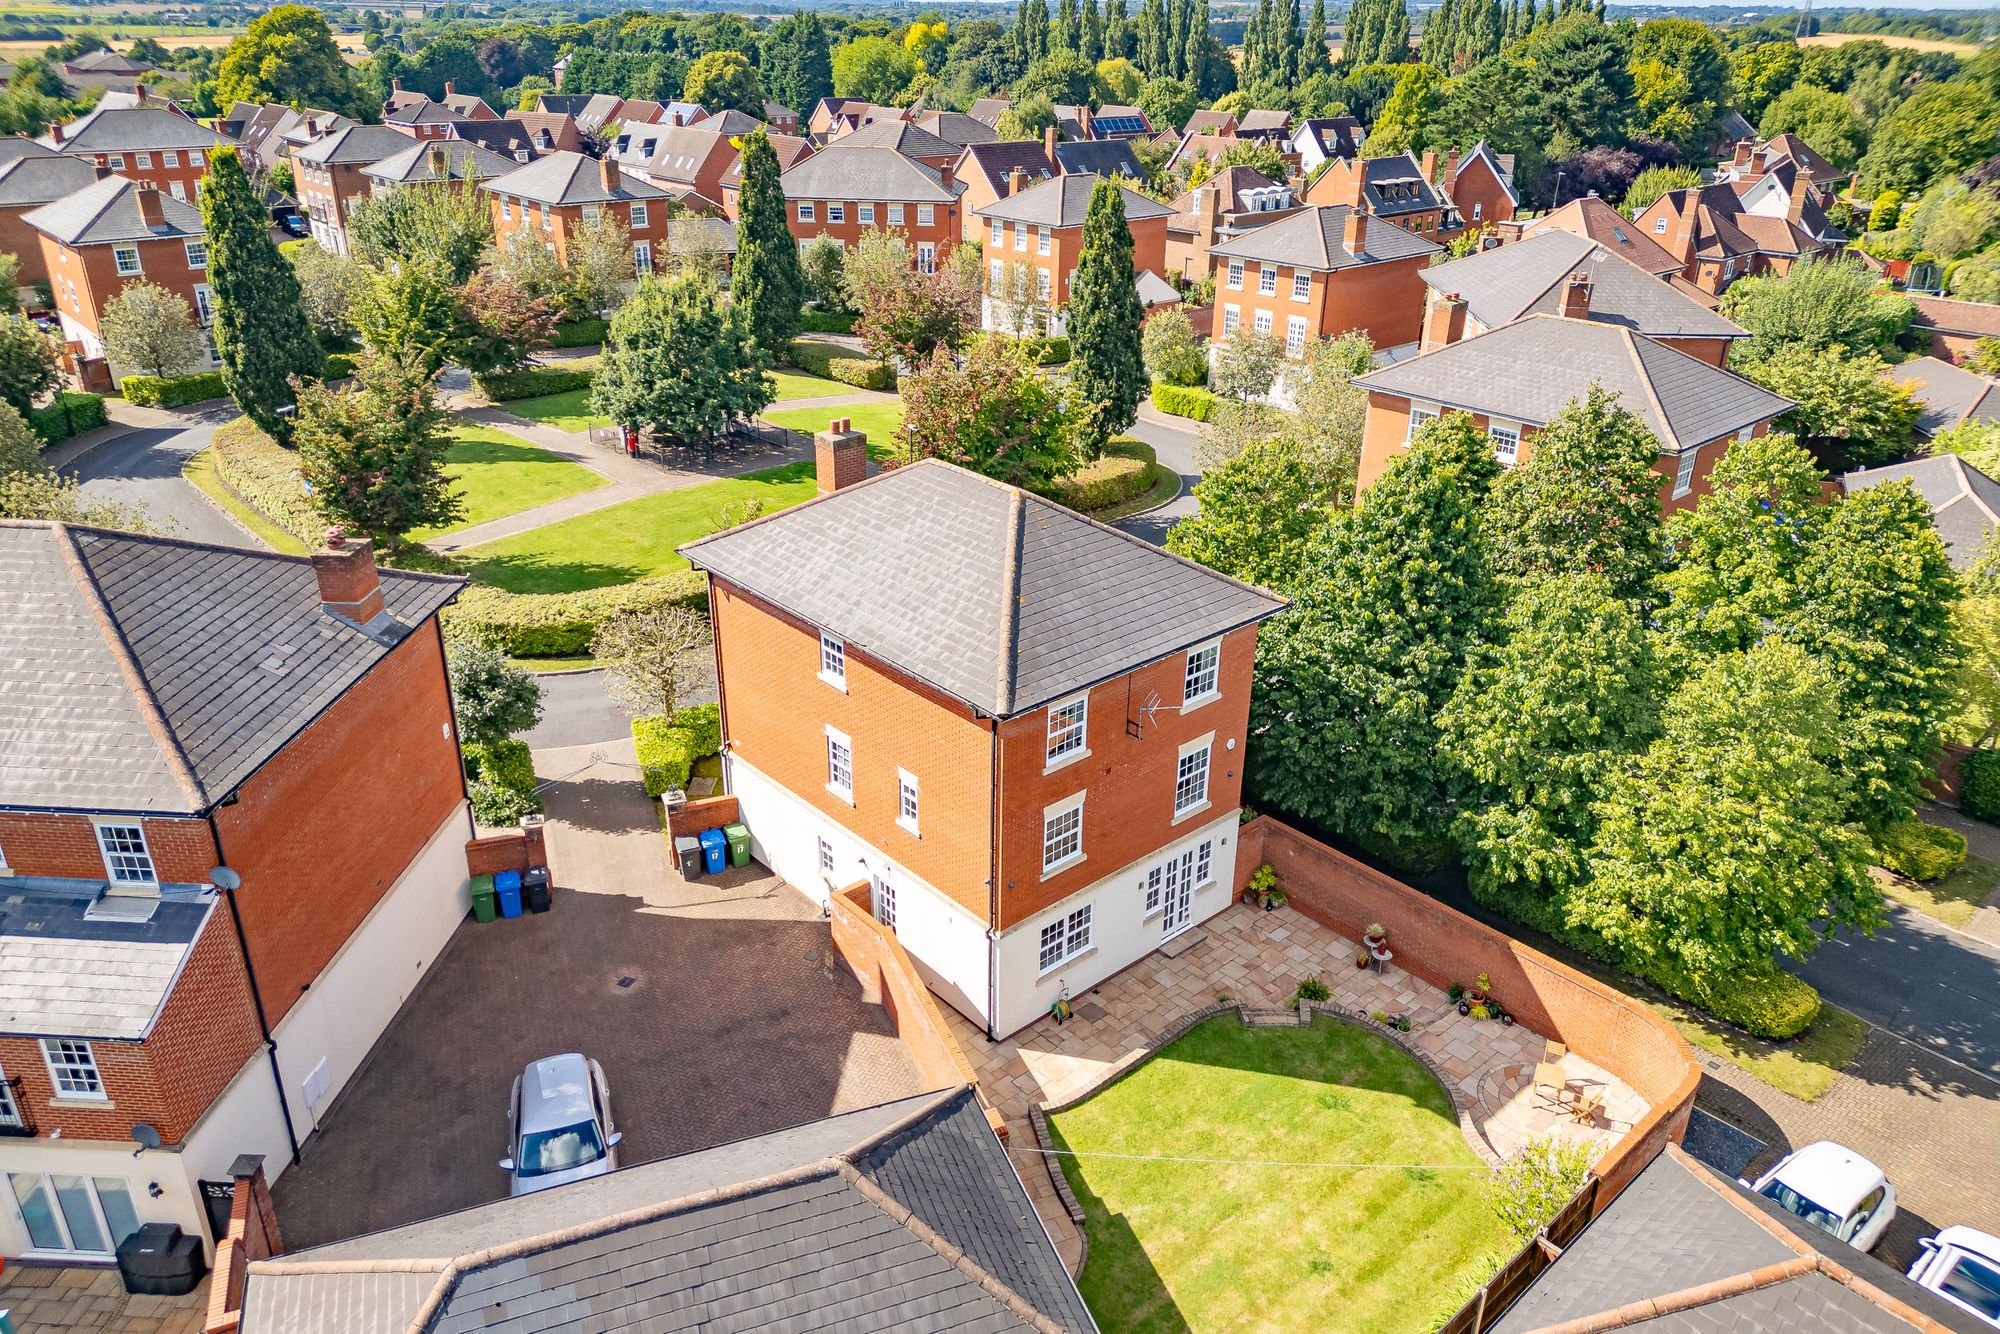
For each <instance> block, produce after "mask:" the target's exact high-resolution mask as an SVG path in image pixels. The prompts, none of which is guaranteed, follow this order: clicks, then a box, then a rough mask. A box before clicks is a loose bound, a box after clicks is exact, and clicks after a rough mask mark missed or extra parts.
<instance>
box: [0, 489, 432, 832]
mask: <svg viewBox="0 0 2000 1334" xmlns="http://www.w3.org/2000/svg"><path fill="white" fill-rule="evenodd" d="M0 570H4V574H0V807H19V808H26V809H51V810H87V811H118V812H145V813H159V814H165V813H178V814H199V813H201V812H204V811H206V810H208V809H209V808H210V807H211V806H212V805H213V804H214V803H215V802H217V801H219V800H221V799H222V798H224V797H226V796H228V795H229V793H230V791H231V790H232V789H233V788H235V786H236V785H237V784H238V783H240V782H242V781H243V780H244V779H245V778H247V777H249V776H250V775H251V774H252V773H254V772H255V771H256V770H257V768H258V767H259V766H261V765H262V764H263V763H264V762H265V761H266V760H268V759H270V758H271V757H272V756H273V755H275V754H277V753H278V751H280V750H281V749H283V748H284V746H285V745H286V744H287V743H288V742H289V741H290V740H291V738H292V737H293V736H294V735H295V734H296V733H297V732H299V731H300V730H301V729H302V728H304V727H305V726H306V724H308V723H310V722H311V721H312V720H313V719H315V718H317V717H318V716H319V715H320V714H321V713H322V712H324V711H325V710H326V709H327V708H328V707H330V706H331V705H332V704H333V703H334V702H335V701H336V700H337V699H339V698H340V696H341V695H342V694H343V693H345V692H346V690H347V689H348V688H349V687H351V686H352V685H353V684H354V683H355V682H356V681H358V680H359V679H360V678H361V677H362V675H363V674H364V673H366V672H367V671H368V670H369V669H370V668H372V667H373V666H374V665H375V664H376V663H378V662H380V661H381V660H382V659H383V658H384V657H385V656H387V654H388V653H389V652H390V650H391V649H393V648H394V647H395V646H396V645H397V644H400V643H401V642H402V641H403V640H404V639H405V638H407V637H408V636H409V635H410V634H411V633H413V632H414V631H415V629H416V628H417V627H419V626H421V625H423V624H424V623H425V622H426V621H427V620H429V619H430V618H431V617H432V616H433V615H435V614H436V613H437V611H438V609H439V608H440V607H442V606H443V605H444V604H445V603H446V602H447V601H449V600H450V599H451V598H452V597H453V596H454V595H455V594H456V593H457V591H458V589H459V588H460V587H462V586H463V581H461V580H458V579H452V578H446V577H444V576H440V575H426V574H407V573H402V572H399V571H384V572H383V574H382V591H383V595H384V598H385V600H386V602H387V604H388V610H389V613H390V615H391V617H392V618H393V619H392V620H391V621H390V622H388V623H387V624H386V625H385V626H384V627H382V629H381V633H380V634H379V635H378V634H371V633H369V632H366V631H363V630H361V629H357V628H355V627H353V626H351V625H348V624H346V623H344V622H340V621H337V620H335V619H334V618H333V617H331V616H330V615H328V614H327V612H326V611H325V609H324V608H323V606H322V605H321V602H320V596H319V585H318V580H317V578H316V577H315V575H314V573H313V568H312V563H311V562H310V561H309V560H306V559H305V558H303V557H293V556H275V555H271V554H268V553H265V552H256V551H243V550H237V549H235V548H232V547H217V546H207V545H203V544H200V543H195V542H182V541H177V540H174V539H171V538H162V537H143V536H138V535H135V534H131V533H113V532H107V531H104V530H101V529H95V528H70V527H65V526H63V525H60V524H46V523H29V522H20V521H0Z"/></svg>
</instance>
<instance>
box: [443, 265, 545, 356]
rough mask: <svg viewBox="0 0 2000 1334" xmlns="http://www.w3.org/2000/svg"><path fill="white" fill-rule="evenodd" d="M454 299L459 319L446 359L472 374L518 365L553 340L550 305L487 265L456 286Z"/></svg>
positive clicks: (498, 270)
mask: <svg viewBox="0 0 2000 1334" xmlns="http://www.w3.org/2000/svg"><path fill="white" fill-rule="evenodd" d="M458 302H459V308H460V309H461V310H462V311H463V312H464V316H465V319H464V324H463V326H462V327H461V330H460V334H459V338H458V340H457V341H456V342H455V343H454V344H453V345H452V349H451V359H452V360H453V361H456V362H457V363H458V364H459V365H461V366H463V367H465V368H466V369H467V370H469V371H471V372H473V373H474V374H475V375H486V374H491V373H492V372H494V371H511V370H516V369H519V368H520V367H522V366H525V365H527V364H528V362H529V361H530V360H532V359H533V358H534V355H535V353H537V352H540V351H541V350H542V349H543V348H545V347H547V346H548V345H549V343H550V342H551V341H552V340H553V339H554V338H555V331H556V311H555V307H554V306H552V305H551V304H550V303H549V302H548V301H546V300H544V299H542V298H541V297H536V296H530V295H529V294H528V291H527V289H526V288H524V287H522V286H521V285H520V284H519V283H517V282H515V281H514V280H513V279H512V278H510V277H509V276H508V275H507V274H506V273H504V272H502V271H501V270H500V269H499V268H497V267H496V266H494V265H492V264H487V265H485V266H483V267H481V269H480V270H479V272H477V273H475V274H473V275H472V279H471V281H469V282H468V283H466V284H465V286H463V287H461V288H459V289H458Z"/></svg>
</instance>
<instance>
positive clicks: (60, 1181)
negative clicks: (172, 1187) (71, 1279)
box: [8, 1172, 139, 1260]
mask: <svg viewBox="0 0 2000 1334" xmlns="http://www.w3.org/2000/svg"><path fill="white" fill-rule="evenodd" d="M8 1182H9V1184H10V1185H11V1186H12V1187H13V1190H14V1204H15V1207H16V1208H17V1209H18V1210H19V1211H20V1215H21V1224H22V1226H23V1227H24V1228H25V1229H26V1231H27V1233H28V1244H29V1246H30V1248H32V1249H33V1251H34V1252H35V1254H37V1255H42V1254H49V1255H66V1256H81V1257H85V1258H88V1259H94V1260H102V1259H104V1258H105V1257H107V1256H109V1255H112V1254H113V1253H115V1252H116V1251H117V1249H118V1243H119V1242H121V1241H123V1240H125V1238H127V1237H129V1236H131V1235H132V1234H133V1233H134V1232H137V1231H138V1230H139V1214H138V1211H137V1210H136V1209H134V1208H133V1207H132V1187H131V1183H130V1182H127V1181H125V1180H123V1179H122V1178H119V1177H90V1176H80V1175H72V1174H66V1173H57V1172H13V1173H10V1174H9V1175H8Z"/></svg>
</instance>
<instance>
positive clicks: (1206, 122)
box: [1180, 111, 1236, 138]
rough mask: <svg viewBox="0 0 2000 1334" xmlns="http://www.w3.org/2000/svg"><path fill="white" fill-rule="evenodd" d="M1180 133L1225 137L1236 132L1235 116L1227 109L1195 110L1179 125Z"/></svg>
mask: <svg viewBox="0 0 2000 1334" xmlns="http://www.w3.org/2000/svg"><path fill="white" fill-rule="evenodd" d="M1180 128H1181V133H1182V134H1192V135H1204V136H1207V135H1213V136H1216V137H1218V138H1227V137H1229V136H1230V135H1233V134H1234V133H1236V117H1234V116H1232V115H1230V114H1229V113H1228V112H1227V111H1196V112H1194V113H1192V114H1191V115H1189V116H1188V119H1187V124H1185V125H1183V126H1181V127H1180Z"/></svg>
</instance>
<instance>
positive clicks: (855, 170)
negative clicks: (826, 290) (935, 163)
mask: <svg viewBox="0 0 2000 1334" xmlns="http://www.w3.org/2000/svg"><path fill="white" fill-rule="evenodd" d="M952 157H953V159H954V160H955V159H956V157H957V154H955V153H954V154H953V155H952ZM780 179H781V180H782V182H783V184H784V188H785V204H786V220H787V221H788V222H789V223H790V224H791V229H792V236H793V238H794V239H795V240H796V241H797V242H798V243H799V245H800V246H801V247H803V246H805V245H806V244H807V243H808V242H810V241H811V240H812V239H813V238H814V237H817V236H822V235H824V236H831V237H832V238H833V239H834V240H836V241H838V242H840V243H841V245H843V246H850V247H851V246H854V245H856V244H858V243H859V242H860V240H861V234H862V233H863V232H866V231H869V230H871V229H874V228H881V229H883V230H886V231H894V232H900V233H902V235H903V238H904V240H905V241H906V242H907V243H908V245H909V247H910V256H911V260H912V262H913V263H915V264H916V266H917V267H918V268H920V269H928V268H929V267H930V266H931V265H933V264H935V263H936V262H937V257H938V256H939V255H940V254H942V253H944V252H945V251H947V250H949V249H951V248H952V247H953V246H955V245H957V244H958V243H959V241H960V239H961V230H960V228H961V215H960V205H959V196H960V195H962V194H964V193H965V186H964V185H963V184H961V183H960V182H959V181H958V180H957V178H956V177H954V176H953V175H952V169H951V167H950V166H946V167H943V168H942V169H940V168H937V167H931V166H926V165H925V164H924V163H922V162H919V161H917V160H916V159H915V158H910V157H905V156H904V155H903V154H901V153H899V152H897V151H896V150H895V149H893V148H882V147H876V146H873V145H869V144H853V143H849V142H846V141H844V140H835V141H834V142H833V143H831V144H828V145H827V146H826V147H824V148H822V149H820V150H819V151H818V152H817V153H814V154H813V155H812V156H811V157H808V158H806V159H804V160H803V161H801V162H798V163H797V164H796V165H794V166H793V167H792V168H791V169H790V170H788V171H786V172H785V174H784V175H783V177H781V178H780Z"/></svg>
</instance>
